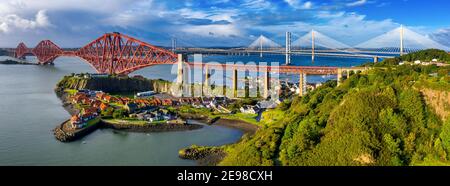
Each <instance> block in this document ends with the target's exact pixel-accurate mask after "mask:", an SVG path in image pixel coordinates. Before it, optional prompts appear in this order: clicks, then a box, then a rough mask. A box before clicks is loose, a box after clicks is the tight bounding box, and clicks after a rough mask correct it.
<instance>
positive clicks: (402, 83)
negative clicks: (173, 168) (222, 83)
mask: <svg viewBox="0 0 450 186" xmlns="http://www.w3.org/2000/svg"><path fill="white" fill-rule="evenodd" d="M411 56H416V55H415V54H412V55H411ZM449 72H450V67H449V66H447V67H436V66H410V65H404V66H396V67H395V68H374V69H372V70H370V71H367V72H365V73H358V74H354V75H352V76H351V77H350V78H349V79H347V80H345V81H344V82H343V83H342V84H341V85H340V86H339V87H336V82H334V81H329V82H327V83H325V84H324V85H323V86H321V87H320V88H318V89H317V90H315V91H312V92H309V93H308V94H307V95H306V96H305V97H301V98H300V97H297V98H293V100H290V101H286V102H284V103H283V104H281V105H280V106H279V108H277V109H274V110H272V111H268V112H266V113H264V115H263V121H262V122H263V125H264V127H263V128H262V129H260V130H259V131H258V132H257V133H256V134H255V135H254V136H252V137H248V136H247V137H245V138H244V139H243V140H242V141H240V142H239V143H237V144H234V145H230V146H227V147H224V149H225V151H226V152H227V156H226V157H225V158H224V159H223V160H222V162H221V163H220V165H307V166H310V165H323V166H330V165H450V161H448V160H449V159H450V155H449V154H450V120H447V121H443V118H442V117H440V116H438V115H437V114H435V111H434V110H435V108H432V107H431V106H430V105H427V103H426V101H425V99H424V95H422V93H421V89H422V88H424V87H426V88H427V90H432V92H433V91H439V92H443V93H445V94H446V95H448V94H449V93H450V77H449ZM446 104H447V105H445V104H444V105H443V106H441V107H442V108H440V109H441V110H447V111H448V109H450V106H449V105H448V104H449V103H448V102H447V103H446Z"/></svg>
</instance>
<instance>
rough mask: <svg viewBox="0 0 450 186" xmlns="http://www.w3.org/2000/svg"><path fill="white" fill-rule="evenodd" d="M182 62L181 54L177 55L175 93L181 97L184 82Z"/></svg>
mask: <svg viewBox="0 0 450 186" xmlns="http://www.w3.org/2000/svg"><path fill="white" fill-rule="evenodd" d="M184 60H185V59H183V54H178V63H177V64H178V68H177V83H176V85H177V90H176V91H177V92H178V95H180V96H183V94H184V83H185V82H184V81H185V78H184V76H185V74H184V70H183V68H184Z"/></svg>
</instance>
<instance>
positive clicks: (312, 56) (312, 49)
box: [311, 30, 315, 63]
mask: <svg viewBox="0 0 450 186" xmlns="http://www.w3.org/2000/svg"><path fill="white" fill-rule="evenodd" d="M314 48H315V39H314V30H311V62H313V63H314Z"/></svg>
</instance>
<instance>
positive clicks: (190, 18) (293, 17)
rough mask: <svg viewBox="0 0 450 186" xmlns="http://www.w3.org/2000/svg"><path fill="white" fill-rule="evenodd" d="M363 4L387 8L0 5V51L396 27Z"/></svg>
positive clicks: (365, 32)
mask: <svg viewBox="0 0 450 186" xmlns="http://www.w3.org/2000/svg"><path fill="white" fill-rule="evenodd" d="M366 4H374V5H376V6H377V7H378V6H380V5H383V6H388V5H387V3H386V2H385V1H384V0H371V1H367V0H332V1H324V0H283V1H276V0H256V1H254V0H236V1H231V0H215V1H208V0H195V1H194V0H186V1H183V2H180V1H176V0H168V1H154V0H97V1H90V0H66V1H60V0H40V1H35V0H0V47H14V46H16V45H17V43H19V42H20V41H24V42H26V43H27V45H29V46H34V45H35V44H37V42H39V41H40V40H42V39H51V40H54V42H55V43H57V44H58V45H60V46H62V47H80V46H82V45H84V44H87V43H88V42H89V41H91V40H92V39H95V38H97V37H99V36H100V35H102V34H103V33H105V32H113V31H118V32H122V33H124V34H128V35H131V36H134V37H136V38H139V39H142V40H144V41H146V42H149V43H151V44H154V45H162V46H169V45H170V40H171V38H173V37H174V38H177V40H178V43H179V45H182V46H189V47H199V46H247V45H249V44H250V43H251V42H252V41H253V39H255V37H254V36H259V35H261V34H262V35H265V36H267V37H268V38H271V39H273V40H275V41H276V42H278V43H280V44H282V43H283V41H284V33H285V32H286V31H290V32H292V33H293V34H294V36H297V37H298V36H301V35H303V34H306V33H307V32H309V31H310V30H311V29H315V30H318V31H319V32H322V33H323V34H326V35H328V36H330V37H332V38H334V39H336V40H338V41H341V42H344V43H346V44H349V45H355V44H358V43H360V42H363V41H365V40H367V39H370V38H372V37H375V36H377V35H379V34H382V33H385V32H387V31H389V30H392V29H394V28H396V27H398V26H399V25H400V24H399V23H397V22H396V21H395V20H394V19H392V18H390V17H385V18H372V17H369V16H367V15H366V13H367V12H363V11H358V10H355V8H358V7H364V6H362V5H366ZM349 8H351V9H349ZM444 26H445V25H444ZM444 28H445V27H444ZM441 29H443V28H441ZM428 30H429V31H430V33H429V34H431V31H433V30H432V29H428Z"/></svg>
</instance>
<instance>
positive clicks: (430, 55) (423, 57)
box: [380, 49, 450, 65]
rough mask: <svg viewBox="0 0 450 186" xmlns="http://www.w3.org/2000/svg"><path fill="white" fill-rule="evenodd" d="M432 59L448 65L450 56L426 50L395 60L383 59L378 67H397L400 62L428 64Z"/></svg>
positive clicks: (433, 50)
mask: <svg viewBox="0 0 450 186" xmlns="http://www.w3.org/2000/svg"><path fill="white" fill-rule="evenodd" d="M433 59H437V60H438V61H439V62H447V63H450V54H449V53H447V52H446V51H443V50H438V49H427V50H421V51H418V52H413V53H409V54H407V55H404V56H400V57H396V58H391V59H385V60H383V61H382V62H381V64H380V65H398V64H399V63H400V62H401V61H409V62H413V61H416V60H420V61H427V62H429V61H432V60H433Z"/></svg>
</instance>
